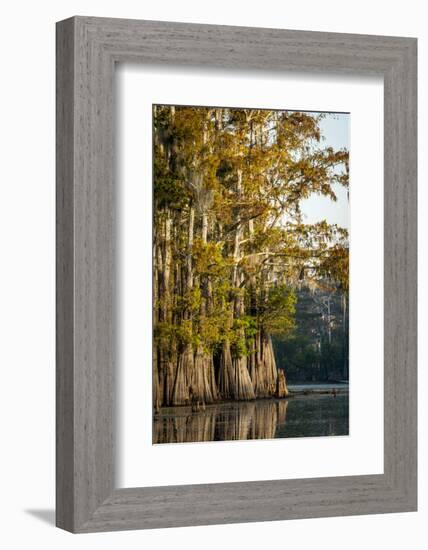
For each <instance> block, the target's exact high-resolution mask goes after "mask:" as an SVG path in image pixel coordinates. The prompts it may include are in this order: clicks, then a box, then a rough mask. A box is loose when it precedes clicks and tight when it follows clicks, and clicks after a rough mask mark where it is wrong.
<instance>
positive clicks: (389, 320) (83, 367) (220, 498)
mask: <svg viewBox="0 0 428 550" xmlns="http://www.w3.org/2000/svg"><path fill="white" fill-rule="evenodd" d="M123 61H127V62H129V61H132V62H138V63H142V64H153V63H156V64H166V65H175V66H177V65H182V66H186V65H187V66H190V65H192V66H205V67H216V68H220V69H245V70H250V71H263V70H269V71H277V72H281V71H299V72H304V71H310V72H327V71H328V72H336V73H339V74H361V75H364V74H372V75H381V76H383V78H384V93H385V96H384V97H385V103H384V105H385V118H384V120H385V127H384V150H385V153H384V154H385V157H384V161H385V162H384V166H385V169H384V186H385V207H384V220H385V237H384V250H385V275H384V277H385V280H384V288H385V297H384V307H385V313H384V334H385V350H384V357H385V362H384V373H385V384H384V387H385V393H384V406H385V415H384V418H385V425H384V473H383V474H382V475H363V476H349V477H333V478H319V479H298V480H275V481H255V482H247V483H223V484H211V485H193V486H188V485H187V486H186V485H184V486H176V487H152V488H131V489H116V488H115V486H114V457H115V446H114V440H115V434H114V393H115V391H114V389H115V388H114V364H115V349H114V342H115V327H114V317H115V316H114V289H115V266H114V251H115V229H114V228H115V189H114V179H113V175H114V170H113V158H114V151H113V148H114V131H113V101H114V97H113V90H114V87H113V79H114V66H115V63H116V62H123ZM416 78H417V77H416V39H413V38H398V37H386V36H363V35H351V34H330V33H318V32H302V31H289V30H275V29H258V28H243V27H227V26H212V25H194V24H182V23H167V22H154V21H134V20H121V19H102V18H90V17H73V18H71V19H67V20H65V21H61V22H59V23H58V24H57V447H56V452H57V457H56V458H57V478H56V480H57V525H58V526H59V527H61V528H63V529H67V530H69V531H72V532H92V531H106V530H118V529H141V528H156V527H173V526H184V525H203V524H215V523H235V522H250V521H265V520H283V519H291V518H310V517H319V516H339V515H351V514H373V513H381V512H405V511H413V510H416V507H417V451H416V443H417V434H416V428H417V425H416V297H417V292H416ZM150 337H151V335H147V338H150ZM361 452H364V449H361Z"/></svg>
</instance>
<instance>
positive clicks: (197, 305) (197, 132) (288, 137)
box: [153, 106, 348, 409]
mask: <svg viewBox="0 0 428 550" xmlns="http://www.w3.org/2000/svg"><path fill="white" fill-rule="evenodd" d="M321 116H322V115H316V114H309V113H300V112H289V111H266V110H251V109H229V108H221V109H219V108H217V109H214V108H194V107H171V106H156V107H155V108H154V112H153V117H154V220H153V223H154V231H153V282H154V284H153V293H154V296H153V304H154V305H153V307H154V311H153V317H154V354H153V377H154V383H153V391H154V395H153V399H154V407H155V408H156V409H158V408H159V407H160V406H162V405H182V404H186V403H196V404H199V403H201V404H203V403H209V402H214V401H217V400H219V399H236V400H251V399H254V398H258V397H269V396H275V395H276V396H279V397H284V396H286V395H287V387H286V381H285V376H284V375H283V374H282V373H281V374H280V376H279V375H278V369H277V366H276V360H275V354H274V350H273V347H272V338H271V336H272V334H275V333H286V332H287V331H290V330H292V328H293V323H294V303H295V296H294V289H295V288H296V286H297V285H301V284H302V280H304V281H307V282H308V284H309V283H310V284H316V281H317V280H318V279H320V278H325V277H331V278H335V280H340V281H341V283H342V284H344V285H346V284H347V278H348V244H347V233H346V231H345V230H344V229H341V228H339V227H337V226H331V225H328V224H327V223H326V222H321V223H318V224H314V225H307V224H305V223H303V220H302V215H301V211H300V204H301V201H302V200H304V199H306V198H307V197H309V196H310V195H311V194H312V193H316V194H319V195H323V196H326V197H329V198H330V199H331V200H336V196H335V193H334V186H335V184H340V185H344V186H347V185H348V171H347V163H348V153H347V151H345V150H341V151H334V150H332V149H331V148H323V147H322V142H321V135H320V128H319V123H320V120H321Z"/></svg>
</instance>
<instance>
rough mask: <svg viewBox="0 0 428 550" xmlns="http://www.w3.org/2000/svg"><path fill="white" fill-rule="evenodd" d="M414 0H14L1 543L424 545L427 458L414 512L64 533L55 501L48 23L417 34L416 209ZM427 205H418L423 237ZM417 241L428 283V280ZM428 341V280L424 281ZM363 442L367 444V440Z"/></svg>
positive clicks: (2, 251) (3, 204)
mask: <svg viewBox="0 0 428 550" xmlns="http://www.w3.org/2000/svg"><path fill="white" fill-rule="evenodd" d="M423 8H424V3H423V2H420V1H418V0H407V2H406V3H405V4H403V3H402V2H395V1H394V2H393V1H391V0H390V1H387V0H382V1H378V2H373V1H372V0H370V1H366V0H350V1H348V2H343V0H326V1H324V2H319V1H317V0H306V1H305V2H304V3H303V2H296V1H294V2H285V1H281V2H280V1H278V2H275V1H274V0H264V1H263V2H262V3H255V2H254V3H250V2H249V1H248V0H235V1H234V2H231V1H230V0H216V2H215V3H209V2H203V1H201V0H182V1H180V2H177V1H174V0H170V1H166V0H156V1H147V2H145V3H143V2H135V1H134V2H133V1H132V0H121V1H120V2H115V1H113V0H69V1H68V2H58V1H54V0H40V1H39V2H31V1H29V0H27V1H22V0H14V2H8V3H7V4H4V5H3V8H2V10H1V22H0V41H1V46H2V47H1V52H2V56H1V86H0V94H1V101H0V140H1V144H0V151H1V157H0V158H1V162H0V174H1V175H0V185H1V198H0V224H1V227H0V239H1V248H0V259H1V260H0V262H1V263H0V277H1V284H0V319H1V326H0V355H1V360H0V365H1V375H2V377H1V384H0V422H1V431H0V442H1V447H0V449H1V451H0V460H1V485H0V487H1V489H0V518H1V523H2V527H1V530H0V543H1V545H2V547H3V548H21V547H22V548H25V547H35V548H43V549H44V550H50V549H57V548H61V549H69V548H79V549H82V550H83V549H86V548H87V549H89V548H90V549H91V550H93V549H97V548H104V549H108V548H118V547H120V548H123V549H127V548H140V547H142V546H145V547H146V548H154V547H156V548H158V549H164V548H165V549H166V548H168V549H172V550H175V549H182V548H186V549H191V548H198V549H200V548H218V547H219V546H223V547H226V548H229V547H232V546H234V545H239V546H241V547H243V548H249V549H251V548H260V546H267V545H275V546H278V547H285V546H287V547H290V548H292V547H296V548H299V549H309V548H315V547H316V548H329V549H336V548H337V549H339V548H340V549H341V548H343V547H346V548H347V549H349V550H352V549H357V548H358V549H359V548H361V547H362V546H364V547H368V548H377V547H378V546H380V545H382V547H385V548H388V549H389V550H394V549H401V548H402V547H403V546H404V547H408V548H412V549H413V548H415V549H418V548H423V547H425V544H426V522H427V521H428V503H427V497H428V483H427V470H426V468H423V467H421V468H420V497H419V500H420V504H419V508H420V510H419V512H418V513H412V514H396V515H383V516H367V517H354V518H332V519H316V520H299V521H290V522H275V523H264V524H262V523H257V524H246V525H229V526H213V527H195V528H181V529H168V530H158V531H146V532H142V531H133V532H125V533H105V534H94V535H80V536H76V535H74V536H73V535H70V534H68V533H65V532H62V531H60V530H58V529H55V528H54V527H53V506H54V387H55V386H54V326H55V323H54V94H55V84H54V66H55V55H54V32H55V28H54V23H55V21H57V20H60V19H64V18H66V17H69V16H70V15H76V14H78V15H97V16H104V17H128V18H137V19H160V20H171V21H174V20H175V21H185V22H198V23H214V24H230V25H248V26H265V27H282V28H290V29H304V30H319V31H337V32H356V33H372V34H389V35H407V36H417V37H418V38H419V67H420V76H419V82H420V91H419V97H420V98H422V101H421V104H420V107H419V109H420V110H419V127H420V151H421V153H420V155H419V162H420V170H419V174H420V188H421V190H420V211H421V214H423V213H424V212H425V211H426V208H427V207H428V202H427V199H428V190H427V187H426V185H423V183H424V182H425V181H426V179H427V162H426V160H425V158H424V155H423V152H424V151H426V148H427V143H428V134H427V130H426V127H427V125H428V107H427V103H426V101H424V98H426V97H427V94H428V85H427V84H428V83H427V63H428V52H427V45H428V30H427V26H426V17H424V15H425V14H424V9H423ZM426 230H427V223H426V216H423V215H421V222H420V248H422V247H423V246H424V244H425V243H424V242H423V241H424V239H423V237H424V233H425V232H426ZM425 252H426V249H425V250H424V251H422V250H421V256H420V270H421V274H420V275H421V276H420V279H421V280H422V281H424V280H426V279H427V277H428V270H427V259H426V253H425ZM419 295H420V298H421V304H422V307H421V308H420V309H421V315H420V318H421V327H420V335H421V341H423V337H424V333H426V331H427V330H428V324H427V315H426V313H425V311H424V310H425V309H426V307H424V305H425V304H426V298H427V290H426V286H425V285H421V288H420V291H419ZM427 360H428V354H427V351H426V349H424V348H423V346H422V345H421V346H420V364H421V366H422V368H421V369H420V378H419V381H420V382H419V388H420V390H419V393H420V413H419V424H420V426H421V427H422V428H421V429H420V439H419V449H420V459H419V463H420V464H421V465H423V464H426V463H427V459H428V446H427V429H426V426H427V423H426V420H427V415H428V405H427V402H426V399H424V394H425V392H424V388H426V387H427V386H426V384H427V379H428V375H427V373H426V370H424V369H423V366H424V364H426V362H427ZM362 451H363V450H362Z"/></svg>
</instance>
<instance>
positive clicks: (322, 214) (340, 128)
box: [301, 113, 350, 229]
mask: <svg viewBox="0 0 428 550" xmlns="http://www.w3.org/2000/svg"><path fill="white" fill-rule="evenodd" d="M349 118H350V115H349V113H331V114H330V113H329V114H327V115H326V117H325V118H324V119H323V120H321V122H320V129H321V135H323V136H324V138H325V139H324V140H322V142H321V143H320V146H321V147H333V149H343V148H344V147H345V148H346V149H348V151H349ZM334 191H335V193H336V195H337V202H333V201H332V200H331V199H329V198H328V197H321V196H319V195H315V194H313V195H312V196H311V197H309V198H308V199H305V200H304V201H302V203H301V210H302V212H303V214H304V222H305V223H316V222H319V221H322V220H327V222H328V223H330V224H333V223H335V224H337V225H339V226H340V227H345V228H347V229H348V228H349V201H348V190H347V189H345V188H344V187H342V186H341V185H336V186H335V187H334Z"/></svg>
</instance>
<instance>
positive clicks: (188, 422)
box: [153, 394, 349, 444]
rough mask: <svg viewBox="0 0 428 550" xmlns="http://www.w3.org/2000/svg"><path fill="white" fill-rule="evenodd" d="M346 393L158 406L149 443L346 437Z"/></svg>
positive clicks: (347, 430) (347, 427)
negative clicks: (194, 406) (199, 408)
mask: <svg viewBox="0 0 428 550" xmlns="http://www.w3.org/2000/svg"><path fill="white" fill-rule="evenodd" d="M348 432H349V426H348V395H347V394H344V395H338V396H337V397H334V396H331V395H322V396H304V397H303V396H302V397H296V398H293V399H284V400H259V401H247V402H229V403H218V404H215V405H210V406H207V407H206V409H205V410H204V411H199V412H192V411H191V408H190V407H170V408H165V409H161V411H160V413H159V414H157V415H155V416H154V420H153V443H154V444H157V443H188V442H202V441H232V440H243V439H275V438H282V437H314V436H331V435H347V434H348Z"/></svg>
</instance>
